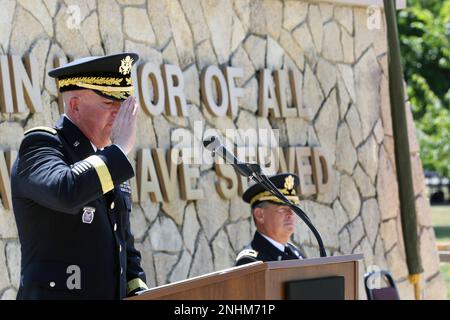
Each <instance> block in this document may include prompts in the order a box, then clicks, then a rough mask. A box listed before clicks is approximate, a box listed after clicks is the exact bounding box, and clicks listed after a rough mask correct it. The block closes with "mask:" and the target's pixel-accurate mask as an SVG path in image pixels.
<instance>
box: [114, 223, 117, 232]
mask: <svg viewBox="0 0 450 320" xmlns="http://www.w3.org/2000/svg"><path fill="white" fill-rule="evenodd" d="M116 230H117V223H114V231H116Z"/></svg>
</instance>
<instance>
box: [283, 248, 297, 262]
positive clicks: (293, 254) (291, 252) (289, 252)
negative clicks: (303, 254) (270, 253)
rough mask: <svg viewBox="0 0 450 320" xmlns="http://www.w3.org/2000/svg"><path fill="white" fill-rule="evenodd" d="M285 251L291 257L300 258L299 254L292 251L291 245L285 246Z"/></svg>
mask: <svg viewBox="0 0 450 320" xmlns="http://www.w3.org/2000/svg"><path fill="white" fill-rule="evenodd" d="M284 253H285V254H286V255H287V256H288V257H290V258H291V259H292V258H293V259H298V256H297V255H296V254H295V253H294V252H293V251H292V249H291V248H290V247H289V246H285V247H284Z"/></svg>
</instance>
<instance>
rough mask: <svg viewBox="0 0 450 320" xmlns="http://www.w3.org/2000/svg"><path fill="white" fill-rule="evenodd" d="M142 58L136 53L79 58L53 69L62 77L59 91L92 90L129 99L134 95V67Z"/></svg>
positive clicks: (51, 72) (53, 75) (111, 96)
mask: <svg viewBox="0 0 450 320" xmlns="http://www.w3.org/2000/svg"><path fill="white" fill-rule="evenodd" d="M138 60H139V56H138V55H137V54H135V53H120V54H113V55H109V56H100V57H86V58H81V59H77V60H75V61H73V62H70V63H68V64H66V65H64V66H62V67H59V68H55V69H52V70H50V72H49V73H48V75H49V76H50V77H53V78H57V79H58V87H59V91H61V92H64V91H69V90H79V89H91V90H94V91H95V92H96V93H98V94H99V95H101V96H103V97H105V98H109V99H112V100H119V101H120V100H125V99H127V98H128V97H129V96H130V95H132V94H133V85H132V83H131V68H132V66H133V63H136V62H137V61H138Z"/></svg>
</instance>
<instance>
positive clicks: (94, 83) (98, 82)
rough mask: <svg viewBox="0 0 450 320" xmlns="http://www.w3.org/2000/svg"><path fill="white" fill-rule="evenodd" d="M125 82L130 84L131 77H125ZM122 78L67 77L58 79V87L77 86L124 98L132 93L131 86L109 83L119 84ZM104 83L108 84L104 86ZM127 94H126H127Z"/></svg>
mask: <svg viewBox="0 0 450 320" xmlns="http://www.w3.org/2000/svg"><path fill="white" fill-rule="evenodd" d="M125 81H126V82H127V84H131V78H125ZM121 82H122V78H104V77H77V78H68V79H62V80H59V81H58V85H59V87H60V88H63V87H66V86H77V87H80V88H86V89H91V90H97V91H100V92H101V93H103V94H106V95H108V96H112V97H115V98H118V99H126V98H127V97H128V95H133V93H134V88H133V86H126V87H116V86H111V85H120V83H121ZM102 84H106V85H108V86H104V85H102ZM127 94H128V95H127Z"/></svg>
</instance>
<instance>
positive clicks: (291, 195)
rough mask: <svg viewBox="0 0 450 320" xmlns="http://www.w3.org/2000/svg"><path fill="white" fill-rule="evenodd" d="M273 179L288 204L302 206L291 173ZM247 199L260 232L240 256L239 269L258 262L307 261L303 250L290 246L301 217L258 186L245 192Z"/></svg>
mask: <svg viewBox="0 0 450 320" xmlns="http://www.w3.org/2000/svg"><path fill="white" fill-rule="evenodd" d="M269 179H270V181H272V183H273V184H274V185H275V186H276V187H277V188H278V189H279V190H280V191H281V192H282V193H283V194H284V195H285V196H286V198H287V199H288V200H290V201H291V202H293V203H295V204H298V203H299V198H298V196H297V194H296V191H295V190H296V188H297V187H298V185H299V178H298V176H296V175H294V174H290V173H287V174H278V175H275V176H272V177H270V178H269ZM243 199H244V201H245V202H247V203H250V205H251V207H252V215H253V221H255V224H256V232H255V235H254V237H253V241H252V242H251V243H250V245H248V246H247V247H245V248H244V250H242V251H241V252H240V253H239V254H238V256H237V258H236V265H237V266H239V265H242V264H246V263H250V262H255V261H258V260H261V261H278V260H291V259H303V258H304V255H303V254H302V253H301V252H300V250H299V249H298V248H297V247H295V246H294V245H293V244H291V243H289V242H288V241H289V238H290V237H291V235H292V234H293V233H294V231H295V223H296V222H297V216H296V214H295V213H294V211H292V210H291V208H289V206H287V205H284V204H283V203H282V202H281V201H280V200H279V199H278V198H277V197H275V196H274V195H272V194H271V193H270V192H269V191H267V190H266V189H265V188H264V187H263V186H261V185H260V184H258V183H256V184H254V185H252V186H250V187H249V188H248V189H247V190H246V191H245V192H244V195H243Z"/></svg>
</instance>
